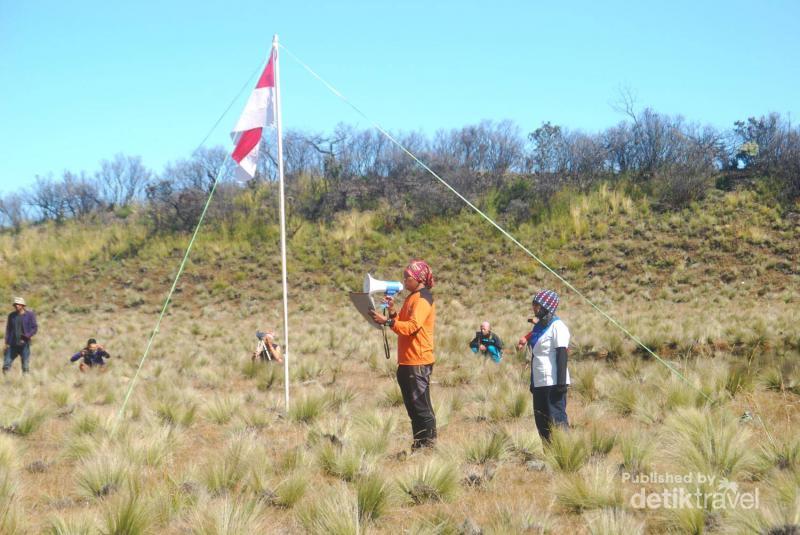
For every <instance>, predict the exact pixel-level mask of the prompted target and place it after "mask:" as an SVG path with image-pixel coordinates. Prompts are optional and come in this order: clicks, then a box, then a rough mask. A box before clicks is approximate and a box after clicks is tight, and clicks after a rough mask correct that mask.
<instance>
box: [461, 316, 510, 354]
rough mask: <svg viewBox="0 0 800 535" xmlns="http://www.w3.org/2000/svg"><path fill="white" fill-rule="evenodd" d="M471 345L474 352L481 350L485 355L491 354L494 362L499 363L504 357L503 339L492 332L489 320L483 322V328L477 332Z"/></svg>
mask: <svg viewBox="0 0 800 535" xmlns="http://www.w3.org/2000/svg"><path fill="white" fill-rule="evenodd" d="M469 347H470V349H472V352H473V353H477V352H478V351H480V352H481V353H482V354H483V355H488V356H490V357H491V358H492V360H493V361H494V362H497V363H499V362H500V361H501V360H502V359H503V341H502V340H501V339H500V337H499V336H497V335H496V334H495V333H493V332H492V326H491V325H490V324H489V322H488V321H484V322H483V323H481V330H480V331H478V332H476V333H475V338H473V339H472V341H471V342H470V343H469Z"/></svg>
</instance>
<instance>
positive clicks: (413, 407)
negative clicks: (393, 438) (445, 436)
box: [397, 364, 436, 448]
mask: <svg viewBox="0 0 800 535" xmlns="http://www.w3.org/2000/svg"><path fill="white" fill-rule="evenodd" d="M432 372H433V364H427V365H424V366H398V367H397V384H399V385H400V392H402V393H403V403H404V404H405V406H406V411H407V412H408V417H409V418H411V430H412V432H413V433H414V447H417V448H418V447H421V446H432V445H433V443H434V442H435V441H436V415H435V414H434V413H433V405H431V373H432Z"/></svg>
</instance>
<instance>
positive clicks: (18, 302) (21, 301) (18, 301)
mask: <svg viewBox="0 0 800 535" xmlns="http://www.w3.org/2000/svg"><path fill="white" fill-rule="evenodd" d="M14 304H15V305H22V306H27V305H25V300H24V299H23V298H21V297H15V298H14Z"/></svg>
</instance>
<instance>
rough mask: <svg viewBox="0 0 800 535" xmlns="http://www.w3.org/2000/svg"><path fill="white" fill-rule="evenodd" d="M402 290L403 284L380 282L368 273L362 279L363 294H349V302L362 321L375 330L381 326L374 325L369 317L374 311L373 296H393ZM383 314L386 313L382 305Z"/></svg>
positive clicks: (384, 306) (398, 282)
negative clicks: (364, 320)
mask: <svg viewBox="0 0 800 535" xmlns="http://www.w3.org/2000/svg"><path fill="white" fill-rule="evenodd" d="M402 290H403V283H402V282H400V281H382V280H378V279H375V278H373V277H372V275H370V274H369V273H367V276H366V277H364V291H363V292H350V300H351V301H352V302H353V305H354V306H355V307H356V310H358V311H359V313H361V315H362V316H364V319H366V320H367V322H368V323H369V324H370V325H371V326H372V327H375V328H376V329H380V328H381V326H380V325H378V324H377V323H375V321H374V320H373V319H372V316H371V315H370V313H371V311H373V310H375V308H376V306H375V301H374V300H373V299H372V296H373V295H375V294H381V293H382V294H384V295H387V296H393V295H395V294H397V293H398V292H401V291H402ZM382 308H383V310H384V313H385V312H386V305H385V304H382Z"/></svg>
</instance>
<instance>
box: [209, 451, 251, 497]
mask: <svg viewBox="0 0 800 535" xmlns="http://www.w3.org/2000/svg"><path fill="white" fill-rule="evenodd" d="M249 446H250V444H249V443H248V442H245V441H243V440H239V439H237V438H236V437H234V438H233V439H232V440H230V441H229V442H228V444H227V445H226V446H225V450H224V451H223V452H222V455H214V456H212V457H211V458H210V459H209V460H208V462H207V463H206V464H205V465H204V466H203V468H202V470H201V472H200V477H201V480H202V482H203V484H204V485H205V486H206V488H207V489H208V491H209V492H210V493H211V494H212V495H213V496H219V495H221V494H224V493H225V492H229V491H232V490H233V489H234V488H236V486H237V485H238V484H239V483H240V482H241V481H242V479H243V478H244V476H245V474H246V472H247V465H248V460H249V459H248V457H249V454H250V448H249Z"/></svg>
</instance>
